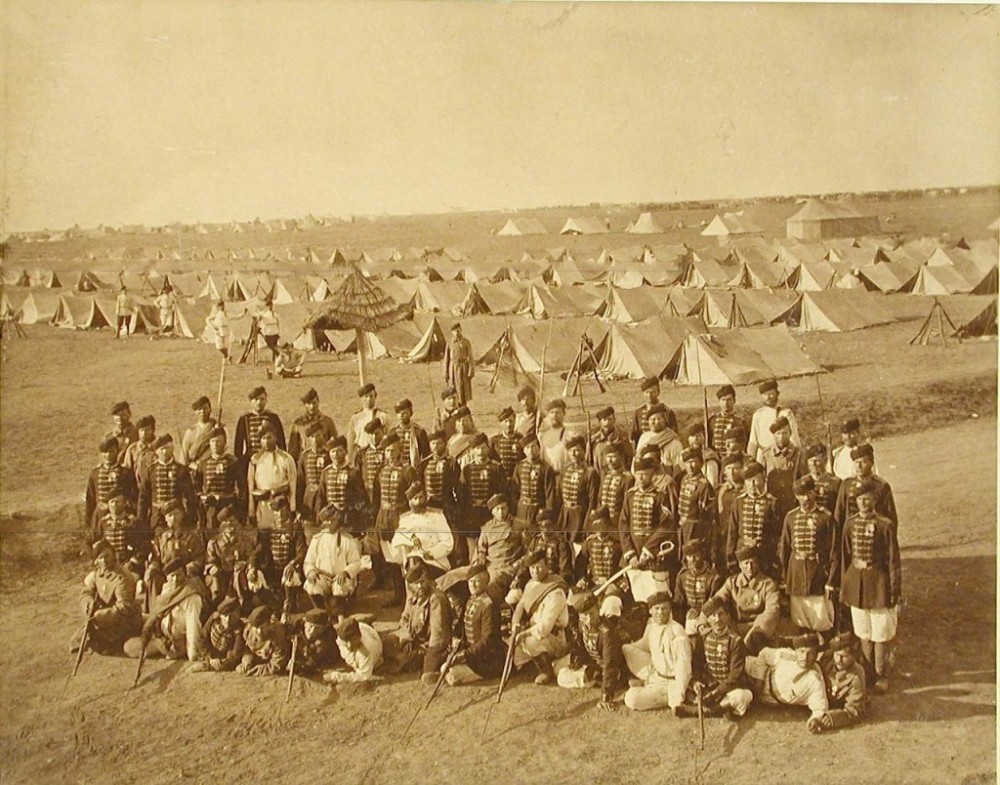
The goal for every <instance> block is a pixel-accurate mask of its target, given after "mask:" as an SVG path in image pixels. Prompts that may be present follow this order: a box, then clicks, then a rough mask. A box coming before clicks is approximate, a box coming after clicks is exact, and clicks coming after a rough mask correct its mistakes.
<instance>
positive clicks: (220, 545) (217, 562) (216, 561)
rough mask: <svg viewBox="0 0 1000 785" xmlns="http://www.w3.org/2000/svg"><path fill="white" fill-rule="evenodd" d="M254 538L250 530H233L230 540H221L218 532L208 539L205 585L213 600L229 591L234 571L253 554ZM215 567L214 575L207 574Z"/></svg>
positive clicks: (220, 597) (221, 536)
mask: <svg viewBox="0 0 1000 785" xmlns="http://www.w3.org/2000/svg"><path fill="white" fill-rule="evenodd" d="M255 540H256V538H255V537H254V536H253V533H252V532H245V533H244V532H240V531H235V532H233V539H232V540H225V541H224V540H223V535H221V534H219V535H217V536H215V537H213V538H212V539H211V540H209V541H208V546H207V547H206V548H205V573H206V578H205V585H206V586H208V590H209V592H210V593H211V596H212V600H213V602H218V601H219V600H220V599H222V598H223V597H225V596H226V594H227V593H228V592H229V591H230V589H231V587H232V582H233V575H234V574H235V572H236V571H237V570H238V569H240V568H242V567H244V566H246V563H247V562H249V561H250V557H251V556H252V555H253V551H254V545H255ZM213 567H214V568H215V569H216V572H215V574H214V575H211V574H208V573H209V572H210V569H211V568H213Z"/></svg>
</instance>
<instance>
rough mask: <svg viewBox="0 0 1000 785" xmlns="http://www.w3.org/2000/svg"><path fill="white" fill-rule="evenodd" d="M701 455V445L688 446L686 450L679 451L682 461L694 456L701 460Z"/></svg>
mask: <svg viewBox="0 0 1000 785" xmlns="http://www.w3.org/2000/svg"><path fill="white" fill-rule="evenodd" d="M702 457H703V455H702V452H701V447H688V448H687V449H686V450H684V451H683V452H682V453H681V460H682V461H693V460H695V459H696V458H697V459H698V460H701V459H702Z"/></svg>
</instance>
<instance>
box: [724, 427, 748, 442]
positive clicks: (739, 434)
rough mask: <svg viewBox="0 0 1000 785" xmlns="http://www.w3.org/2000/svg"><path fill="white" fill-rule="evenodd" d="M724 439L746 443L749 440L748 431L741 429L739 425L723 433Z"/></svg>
mask: <svg viewBox="0 0 1000 785" xmlns="http://www.w3.org/2000/svg"><path fill="white" fill-rule="evenodd" d="M722 438H723V439H736V440H737V441H741V442H742V441H745V440H746V438H747V434H746V431H744V430H743V429H742V428H740V427H739V426H738V425H731V426H729V427H728V428H726V430H725V431H723V432H722Z"/></svg>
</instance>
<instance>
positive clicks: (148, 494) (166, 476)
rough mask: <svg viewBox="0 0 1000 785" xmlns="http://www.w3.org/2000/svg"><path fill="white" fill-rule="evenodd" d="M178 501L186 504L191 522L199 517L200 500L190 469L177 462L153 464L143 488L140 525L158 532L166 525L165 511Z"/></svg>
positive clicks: (187, 515) (145, 474)
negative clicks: (168, 504) (167, 506)
mask: <svg viewBox="0 0 1000 785" xmlns="http://www.w3.org/2000/svg"><path fill="white" fill-rule="evenodd" d="M174 499H180V500H181V501H182V502H183V503H184V509H185V513H186V514H185V520H186V521H187V522H191V521H192V519H193V518H195V517H196V516H197V512H198V497H197V496H196V495H195V492H194V484H193V483H192V482H191V473H190V472H189V471H188V468H187V467H186V466H182V465H181V464H179V463H177V461H173V460H172V461H169V462H167V463H160V462H159V461H157V462H156V463H152V464H150V465H149V467H148V468H147V469H146V471H145V472H144V473H143V476H142V482H141V483H140V485H139V514H138V518H139V522H140V523H141V524H142V525H144V526H146V527H148V528H149V529H153V530H155V529H156V527H157V526H160V525H162V524H163V522H164V519H163V513H162V512H161V511H162V509H163V508H164V507H165V506H166V504H167V503H168V502H172V501H173V500H174Z"/></svg>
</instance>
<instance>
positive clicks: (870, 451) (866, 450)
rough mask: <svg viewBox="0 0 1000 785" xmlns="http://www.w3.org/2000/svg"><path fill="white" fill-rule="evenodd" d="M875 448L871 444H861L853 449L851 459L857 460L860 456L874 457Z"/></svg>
mask: <svg viewBox="0 0 1000 785" xmlns="http://www.w3.org/2000/svg"><path fill="white" fill-rule="evenodd" d="M874 457H875V448H874V447H872V446H871V445H870V444H859V445H858V446H857V447H855V448H854V449H852V450H851V460H852V461H856V460H857V459H858V458H874Z"/></svg>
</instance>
